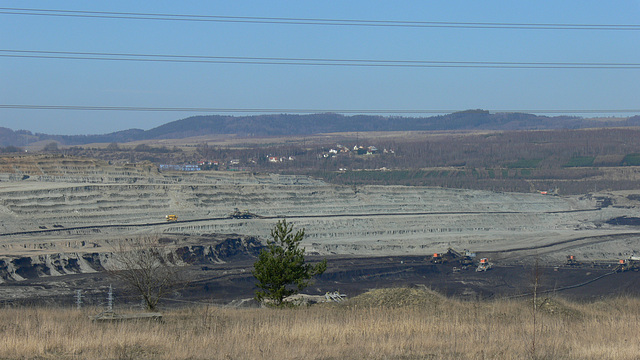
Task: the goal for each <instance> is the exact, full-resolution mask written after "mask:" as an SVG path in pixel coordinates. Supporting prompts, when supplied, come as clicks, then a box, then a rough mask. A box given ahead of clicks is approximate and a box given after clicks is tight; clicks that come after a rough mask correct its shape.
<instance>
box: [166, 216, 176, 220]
mask: <svg viewBox="0 0 640 360" xmlns="http://www.w3.org/2000/svg"><path fill="white" fill-rule="evenodd" d="M165 218H166V219H167V221H178V215H167V216H165Z"/></svg>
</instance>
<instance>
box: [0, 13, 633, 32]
mask: <svg viewBox="0 0 640 360" xmlns="http://www.w3.org/2000/svg"><path fill="white" fill-rule="evenodd" d="M0 14H6V15H31V16H59V17H79V18H104V19H128V20H162V21H192V22H227V23H255V24H289V25H324V26H377V27H411V28H463V29H522V30H625V31H628V30H633V31H637V30H640V25H636V24H560V23H547V24H545V23H509V22H505V23H501V22H453V21H402V20H362V19H326V18H284V17H255V16H218V15H194V14H166V13H136V12H111V11H81V10H60V9H34V8H11V7H0Z"/></svg>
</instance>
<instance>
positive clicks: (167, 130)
mask: <svg viewBox="0 0 640 360" xmlns="http://www.w3.org/2000/svg"><path fill="white" fill-rule="evenodd" d="M623 126H640V116H634V117H630V118H623V119H610V120H597V119H585V118H579V117H568V116H556V117H548V116H537V115H533V114H524V113H490V112H489V111H485V110H468V111H462V112H457V113H453V114H448V115H440V116H432V117H396V116H392V117H385V116H372V115H353V116H344V115H340V114H333V113H325V114H309V115H294V114H275V115H255V116H223V115H203V116H193V117H189V118H186V119H182V120H177V121H173V122H170V123H167V124H164V125H161V126H158V127H156V128H153V129H150V130H140V129H129V130H123V131H118V132H114V133H110V134H102V135H48V134H39V133H36V134H33V133H31V132H29V131H26V130H19V131H13V130H11V129H7V128H0V146H24V145H25V144H27V143H33V142H37V141H45V140H50V141H58V142H60V143H61V144H64V145H83V144H89V143H111V142H130V141H138V140H154V139H181V138H186V137H191V136H197V135H220V134H235V135H238V136H243V137H264V136H283V135H285V136H286V135H312V134H319V133H335V132H349V131H362V132H366V131H431V130H543V129H581V128H593V127H623Z"/></svg>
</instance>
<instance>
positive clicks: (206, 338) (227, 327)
mask: <svg viewBox="0 0 640 360" xmlns="http://www.w3.org/2000/svg"><path fill="white" fill-rule="evenodd" d="M403 291H408V290H403ZM374 297H375V296H374ZM374 297H373V298H374ZM406 298H407V297H406V296H400V297H399V299H406ZM94 313H95V312H90V311H78V310H68V309H54V308H5V309H0V334H1V335H2V336H1V337H0V358H2V359H5V358H7V359H22V358H38V359H534V358H535V359H637V358H638V356H639V354H640V343H639V342H638V334H639V333H640V321H638V320H639V319H640V300H639V299H632V298H617V299H609V300H603V301H600V302H595V303H588V304H575V303H568V302H564V301H561V300H551V301H541V302H540V303H539V304H538V307H537V311H536V312H535V316H536V328H535V334H534V327H533V316H534V311H533V307H532V303H531V301H527V300H518V301H506V300H502V301H491V302H459V301H455V300H451V299H445V298H442V297H439V296H437V295H430V297H428V298H427V299H426V300H425V301H419V302H412V301H406V302H405V303H404V304H402V300H399V301H398V302H396V303H392V304H386V305H376V304H372V303H371V302H367V301H364V302H358V301H354V302H351V303H350V304H347V305H341V306H328V305H322V306H313V307H308V308H298V309H284V310H277V309H222V308H213V307H197V308H188V309H180V310H172V311H168V312H165V322H164V323H155V322H146V321H142V322H122V323H111V324H96V323H92V322H91V321H90V320H89V318H88V315H90V314H94ZM534 340H535V341H534Z"/></svg>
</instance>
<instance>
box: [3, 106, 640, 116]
mask: <svg viewBox="0 0 640 360" xmlns="http://www.w3.org/2000/svg"><path fill="white" fill-rule="evenodd" d="M0 109H20V110H83V111H158V112H204V113H291V114H311V113H343V114H450V113H455V112H460V111H464V110H460V109H453V110H452V109H366V110H365V109H285V108H282V109H269V108H208V107H141V106H86V105H29V104H0ZM490 111H491V112H492V113H529V114H609V113H612V114H613V113H616V114H624V113H638V114H640V109H519V110H516V109H510V110H509V109H505V110H498V109H495V110H490Z"/></svg>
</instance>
